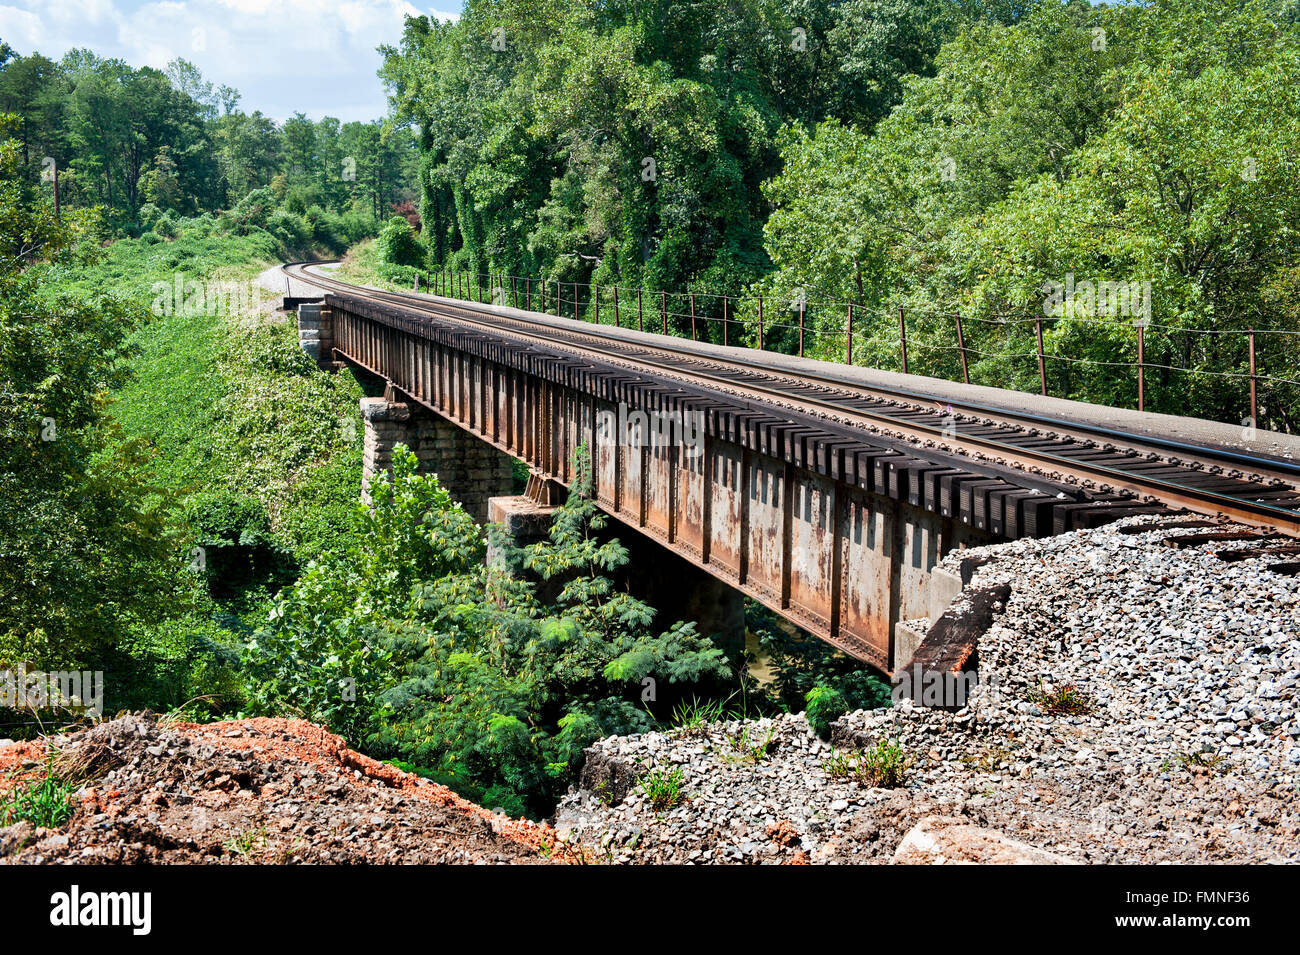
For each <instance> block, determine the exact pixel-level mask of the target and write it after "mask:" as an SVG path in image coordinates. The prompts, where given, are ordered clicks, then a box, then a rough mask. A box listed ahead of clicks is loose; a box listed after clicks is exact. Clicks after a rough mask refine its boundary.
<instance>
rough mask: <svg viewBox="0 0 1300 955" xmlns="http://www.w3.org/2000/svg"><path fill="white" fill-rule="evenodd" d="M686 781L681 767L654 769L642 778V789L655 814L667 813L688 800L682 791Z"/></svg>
mask: <svg viewBox="0 0 1300 955" xmlns="http://www.w3.org/2000/svg"><path fill="white" fill-rule="evenodd" d="M684 781H685V776H684V775H683V773H682V770H681V768H680V767H674V768H673V769H669V770H664V769H652V770H650V772H648V773H646V774H645V775H644V776H642V777H641V789H642V791H644V792H645V794H646V798H648V799H649V800H650V807H651V808H652V809H654V811H655V812H667V811H668V810H670V809H675V808H677V807H678V806H680V805H681V804H682V803H683V802H684V801H685V800H686V794H685V793H684V792H683V791H682V783H683V782H684Z"/></svg>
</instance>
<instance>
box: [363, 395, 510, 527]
mask: <svg viewBox="0 0 1300 955" xmlns="http://www.w3.org/2000/svg"><path fill="white" fill-rule="evenodd" d="M361 417H362V419H363V421H364V422H365V447H364V452H363V456H362V470H361V497H362V500H364V501H366V503H369V502H370V493H369V484H370V480H371V479H372V478H373V477H374V476H375V475H376V474H379V473H380V472H382V471H390V470H391V469H392V463H393V448H394V447H396V446H397V445H398V444H405V445H406V446H407V447H408V448H410V449H411V450H412V451H414V452H415V456H416V457H417V458H418V459H419V461H420V466H419V473H421V474H430V473H432V474H436V475H437V476H438V480H439V481H441V482H442V486H443V487H445V488H446V489H447V491H448V493H450V494H451V496H452V497H453V498H454V499H455V500H457V501H459V502H460V504H461V506H462V507H464V508H465V511H466V512H467V513H468V514H469V515H470V516H471V517H473V518H474V520H476V521H478V522H479V523H480V524H481V523H485V522H486V521H487V519H488V501H489V500H490V499H492V498H494V497H497V496H498V495H502V494H508V493H509V492H510V491H512V490H513V489H514V471H513V468H512V464H511V460H510V457H509V455H507V454H504V453H503V452H501V451H498V450H497V449H496V448H494V447H492V445H490V444H488V443H486V442H484V441H482V440H480V439H479V438H476V437H475V436H474V435H472V434H469V433H467V432H465V431H464V430H462V429H461V428H460V427H458V426H457V425H455V424H452V423H451V422H450V421H448V420H447V419H445V418H443V417H442V416H440V415H436V414H434V413H433V412H432V411H429V410H427V409H426V408H424V407H422V406H420V405H416V404H408V403H406V402H401V401H389V400H387V399H385V398H362V399H361Z"/></svg>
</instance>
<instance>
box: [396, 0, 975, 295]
mask: <svg viewBox="0 0 1300 955" xmlns="http://www.w3.org/2000/svg"><path fill="white" fill-rule="evenodd" d="M956 8H957V5H956V4H953V3H949V2H946V0H851V2H847V3H831V2H827V0H816V2H812V3H800V4H798V5H797V9H796V8H792V7H790V6H789V5H788V4H781V3H777V2H774V0H744V2H742V3H739V4H730V5H712V6H710V5H708V4H692V5H687V6H682V5H679V4H676V3H671V2H667V0H653V2H649V3H642V4H638V5H635V6H634V7H628V6H626V5H615V6H612V7H605V6H601V5H598V4H587V3H580V4H573V3H564V2H551V0H548V2H544V3H541V4H514V3H504V4H503V3H499V2H494V0H470V2H469V3H467V4H466V7H465V11H464V13H463V15H462V16H461V18H460V19H459V21H457V22H456V23H454V24H443V23H439V22H437V21H436V20H433V19H428V18H424V17H414V18H411V19H409V20H408V21H407V24H406V29H405V33H404V35H403V39H402V43H401V45H400V47H399V48H386V49H385V50H384V52H385V54H386V58H385V64H384V68H383V75H384V78H385V79H386V81H387V82H388V84H389V86H390V88H391V90H392V92H393V96H394V100H395V102H396V104H397V106H398V110H399V117H400V118H402V119H411V120H414V121H415V122H417V123H419V124H420V126H421V129H422V131H423V132H422V136H421V147H422V149H423V159H422V166H421V175H420V182H421V188H422V195H421V207H420V212H421V216H422V219H423V222H424V235H425V241H426V243H427V245H428V249H429V255H430V260H431V261H432V262H434V263H437V264H438V265H446V266H448V267H450V268H453V269H460V270H465V271H470V272H477V273H485V272H488V271H493V272H499V271H505V272H508V273H515V274H530V275H545V276H546V277H547V278H548V279H549V280H551V281H564V282H572V281H583V282H586V281H592V282H596V283H599V284H602V285H610V284H613V283H615V282H617V283H620V284H624V285H635V284H644V285H646V286H648V287H651V288H664V289H681V290H685V289H686V288H688V287H690V288H693V289H696V290H697V291H710V290H716V291H722V290H727V291H734V290H735V289H737V288H739V287H741V286H744V285H747V284H748V283H749V282H751V281H752V280H754V279H756V278H758V277H759V276H760V275H762V274H763V272H764V271H765V270H766V269H767V268H768V260H767V256H766V254H765V252H764V250H763V247H762V224H763V220H764V218H765V217H766V214H767V202H766V200H765V199H764V197H763V195H762V193H761V191H760V188H759V185H760V183H761V182H762V180H763V179H765V178H767V177H768V176H770V175H771V174H772V173H773V172H774V171H776V169H777V168H778V164H779V156H778V155H777V151H776V143H775V136H774V134H775V132H776V130H777V129H778V128H779V127H780V126H781V125H782V123H784V122H787V121H794V122H807V123H811V122H815V121H816V120H818V119H820V118H822V117H824V116H825V115H827V114H828V113H829V114H834V115H837V116H841V117H843V118H845V119H846V120H849V121H852V122H860V123H862V124H863V125H865V126H870V125H871V124H873V123H875V122H876V121H877V120H878V119H879V118H880V117H882V116H884V115H885V114H886V113H887V112H888V111H889V108H890V107H891V106H892V105H893V104H894V103H895V102H896V101H897V100H898V98H899V96H900V95H901V94H902V85H903V78H904V77H905V76H906V75H907V74H909V73H911V72H914V71H919V72H925V71H928V69H929V68H930V61H931V59H932V57H933V55H934V53H935V51H936V50H937V49H938V47H939V44H940V42H941V40H942V38H943V36H945V35H946V34H947V33H948V32H951V29H952V22H953V17H954V16H962V15H961V14H960V12H959V11H957V9H956ZM949 14H951V16H949ZM945 17H947V19H945ZM498 28H500V30H501V31H502V33H503V34H504V36H505V38H506V49H505V50H501V51H496V52H491V53H489V52H488V51H489V50H490V49H491V46H490V44H491V42H492V38H493V36H494V32H493V31H494V30H496V29H498ZM796 29H797V30H798V31H800V32H801V34H802V39H800V38H799V37H797V36H796ZM805 40H806V43H804V42H803V41H805ZM701 307H704V306H703V303H702V305H701Z"/></svg>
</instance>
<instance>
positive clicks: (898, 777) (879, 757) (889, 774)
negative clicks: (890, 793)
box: [822, 739, 912, 789]
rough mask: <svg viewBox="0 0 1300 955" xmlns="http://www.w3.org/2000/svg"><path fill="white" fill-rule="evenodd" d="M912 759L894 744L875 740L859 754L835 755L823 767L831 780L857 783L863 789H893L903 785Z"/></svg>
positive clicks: (893, 742) (895, 742)
mask: <svg viewBox="0 0 1300 955" xmlns="http://www.w3.org/2000/svg"><path fill="white" fill-rule="evenodd" d="M911 764H912V760H911V757H909V756H908V755H907V753H906V752H904V750H903V747H902V746H900V745H899V744H898V742H897V741H896V740H886V739H882V740H878V741H877V742H876V744H875V745H874V746H872V747H870V748H869V749H864V750H862V752H860V753H835V754H833V755H832V756H831V757H830V758H829V759H827V760H826V761H825V762H824V763H823V764H822V766H823V768H824V769H825V770H826V775H828V776H830V777H831V778H832V779H856V780H857V781H858V782H859V783H861V784H862V785H863V786H879V787H881V788H884V789H892V788H894V787H896V786H901V785H902V784H903V779H904V778H905V777H906V775H907V768H908V767H909V766H910V765H911Z"/></svg>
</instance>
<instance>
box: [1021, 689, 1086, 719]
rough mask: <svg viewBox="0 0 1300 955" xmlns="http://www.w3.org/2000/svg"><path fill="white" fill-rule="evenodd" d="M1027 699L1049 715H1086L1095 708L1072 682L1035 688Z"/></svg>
mask: <svg viewBox="0 0 1300 955" xmlns="http://www.w3.org/2000/svg"><path fill="white" fill-rule="evenodd" d="M1029 699H1030V701H1031V702H1033V703H1037V704H1038V706H1039V707H1040V708H1042V710H1043V712H1044V713H1047V714H1049V715H1051V716H1087V715H1088V714H1089V713H1092V712H1093V711H1094V710H1095V709H1096V706H1094V705H1093V702H1092V701H1091V700H1089V699H1088V698H1087V697H1086V696H1084V694H1083V692H1082V691H1081V690H1080V689H1079V688H1078V687H1077V686H1075V685H1074V684H1073V683H1066V684H1063V685H1061V686H1057V687H1054V688H1051V689H1044V690H1036V691H1034V692H1031V693H1030V694H1029Z"/></svg>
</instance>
